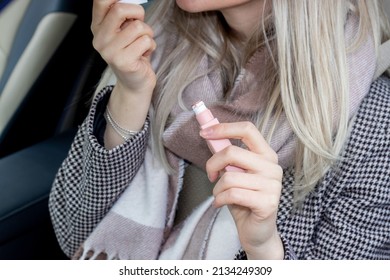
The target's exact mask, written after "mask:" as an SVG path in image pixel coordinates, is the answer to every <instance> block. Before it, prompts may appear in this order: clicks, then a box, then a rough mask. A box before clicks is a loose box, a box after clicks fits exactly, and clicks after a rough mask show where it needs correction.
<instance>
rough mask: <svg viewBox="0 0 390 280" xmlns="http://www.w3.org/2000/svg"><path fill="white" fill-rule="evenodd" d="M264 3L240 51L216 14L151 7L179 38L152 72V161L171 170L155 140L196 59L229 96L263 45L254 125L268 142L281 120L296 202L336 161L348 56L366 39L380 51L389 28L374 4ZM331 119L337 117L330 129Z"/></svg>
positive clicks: (357, 0)
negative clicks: (207, 61)
mask: <svg viewBox="0 0 390 280" xmlns="http://www.w3.org/2000/svg"><path fill="white" fill-rule="evenodd" d="M269 1H270V0H269ZM265 2H267V1H265ZM271 2H272V3H270V4H271V6H272V8H271V9H272V10H271V11H270V12H269V13H267V14H264V16H263V17H262V19H261V20H259V25H258V29H257V32H255V33H254V35H253V37H252V38H251V39H250V40H249V41H248V42H247V44H246V45H245V46H244V48H242V45H240V42H239V40H237V38H236V37H235V36H234V34H233V33H231V30H229V28H228V26H227V24H226V22H224V20H223V17H222V16H221V14H220V13H219V12H204V13H197V14H189V13H186V12H185V11H182V10H181V9H179V8H178V7H177V6H176V4H175V1H173V0H170V1H155V3H154V5H152V7H151V8H150V9H149V12H150V13H149V14H148V21H149V22H150V23H151V24H152V26H155V27H156V28H164V29H165V30H167V31H168V32H174V33H176V34H178V36H179V37H180V42H179V43H178V44H177V46H176V47H175V48H174V49H173V51H172V52H171V53H170V54H169V56H168V57H165V58H164V61H163V63H162V64H161V66H160V67H159V69H158V72H157V76H158V85H157V88H156V92H158V94H156V96H155V99H154V103H153V110H152V139H153V142H154V145H155V147H156V150H157V152H158V155H159V158H160V159H161V161H162V162H163V163H164V165H165V166H166V168H167V170H171V169H170V167H169V164H168V162H167V160H166V157H165V152H164V148H163V144H162V142H161V134H162V132H163V131H164V128H165V127H166V125H167V122H169V112H170V111H171V109H172V108H173V106H174V105H175V104H176V103H177V102H179V104H181V94H182V93H183V91H184V89H185V88H186V86H188V85H189V84H190V83H191V82H192V81H194V80H195V79H196V78H197V76H196V74H195V72H194V69H196V68H197V67H196V66H197V63H198V62H199V61H200V59H201V58H202V57H203V56H204V54H207V55H208V56H210V57H211V58H212V61H214V62H215V64H214V66H213V69H217V70H219V72H220V75H221V79H222V81H223V84H224V90H225V92H226V96H228V95H229V90H230V89H231V88H232V86H233V84H234V81H235V78H236V77H237V74H238V72H239V70H240V68H241V67H242V65H243V64H245V62H246V61H247V60H248V58H249V57H250V56H251V54H253V52H254V51H255V50H256V49H257V48H259V47H264V46H266V48H267V49H268V51H269V53H270V56H269V57H271V58H272V59H270V61H269V63H268V73H267V75H268V76H269V77H270V79H267V81H269V83H268V84H266V85H264V86H265V87H266V88H267V91H268V92H269V96H268V98H269V104H270V105H269V106H268V108H267V110H266V111H265V113H264V115H263V116H262V118H254V119H257V121H256V122H257V125H258V128H259V130H260V131H262V132H263V133H264V130H265V127H266V125H267V122H268V121H269V120H270V119H275V122H274V123H273V124H271V127H272V129H271V131H270V132H269V133H268V134H267V135H266V137H267V138H268V140H269V139H270V138H271V137H272V132H273V130H274V129H275V125H276V121H277V117H278V116H280V115H281V113H282V112H284V113H285V115H286V117H287V119H288V121H289V123H290V125H291V127H292V130H293V131H294V133H295V135H296V136H297V138H298V147H297V153H296V161H295V174H296V176H295V179H296V180H295V184H296V189H297V192H296V197H295V198H296V200H297V201H300V200H302V199H303V198H304V197H305V196H306V195H307V194H308V193H309V192H310V191H311V190H312V189H313V187H314V186H315V184H316V183H317V182H318V181H319V180H320V179H321V178H322V177H323V175H324V174H325V172H326V171H327V170H329V168H330V167H331V166H332V164H334V162H335V160H337V159H338V157H339V155H340V152H341V150H342V148H343V144H344V142H345V140H346V137H347V131H348V104H349V100H348V96H349V88H348V71H347V65H346V53H347V51H348V50H349V49H353V48H354V47H355V46H357V45H358V44H360V42H362V41H363V40H364V38H366V36H367V34H368V33H369V34H372V37H373V39H374V42H375V46H376V47H377V46H379V45H380V44H381V42H383V41H384V40H385V39H388V38H389V27H388V22H387V21H386V20H385V15H383V14H382V9H383V8H382V6H381V5H382V3H381V0H354V1H353V0H351V1H348V0H344V1H342V0H327V1H324V0H297V1H286V0H272V1H271ZM265 5H266V4H265ZM265 11H267V9H265ZM348 13H354V14H356V15H358V17H359V20H360V23H359V31H358V36H357V37H356V40H355V41H354V44H353V45H351V46H347V45H346V43H345V42H346V40H345V34H344V31H345V28H344V27H345V22H346V17H347V15H348ZM243 50H244V51H243ZM184 58H185V59H184ZM213 69H210V71H211V70H213ZM204 74H206V73H204ZM334 104H337V108H335V106H334ZM334 110H337V111H336V112H334ZM334 115H337V116H339V117H338V119H337V123H336V124H335V123H334V118H333V116H334ZM271 116H273V117H274V118H271ZM275 116H276V118H275ZM268 125H269V124H268ZM334 127H337V129H336V130H335V129H334ZM319 128H320V129H321V133H318V130H319Z"/></svg>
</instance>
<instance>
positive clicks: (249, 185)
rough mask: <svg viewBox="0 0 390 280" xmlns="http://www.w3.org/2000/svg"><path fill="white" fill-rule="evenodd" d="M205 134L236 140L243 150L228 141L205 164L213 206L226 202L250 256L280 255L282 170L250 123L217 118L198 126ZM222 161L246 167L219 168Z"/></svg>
mask: <svg viewBox="0 0 390 280" xmlns="http://www.w3.org/2000/svg"><path fill="white" fill-rule="evenodd" d="M201 136H202V137H203V138H205V139H222V138H230V139H240V140H241V141H242V142H243V143H244V144H245V146H246V147H247V148H248V149H243V148H240V147H237V146H230V147H228V148H226V149H224V150H222V151H220V152H218V153H216V154H214V155H213V156H212V157H211V158H210V159H209V160H208V162H207V164H206V170H207V173H208V176H209V179H210V180H211V181H215V180H217V179H218V177H219V176H220V174H222V176H221V177H220V179H219V180H218V182H217V183H216V185H215V187H214V191H213V194H214V197H215V201H214V206H215V207H221V206H224V205H228V206H229V209H230V212H231V214H232V216H233V219H234V221H235V223H236V226H237V230H238V234H239V238H240V242H241V245H242V247H243V249H244V250H245V251H246V254H247V256H248V258H250V259H282V258H283V256H284V249H283V244H282V242H281V239H280V237H279V234H278V230H277V227H276V217H277V211H278V206H279V199H280V194H281V188H282V183H281V182H282V177H283V170H282V168H281V167H280V166H279V165H278V157H277V155H276V153H275V152H274V151H273V150H272V149H271V147H270V146H269V145H268V143H267V142H266V141H265V140H264V138H263V137H262V135H261V134H260V132H259V131H258V129H257V128H256V127H255V126H254V125H253V124H252V123H250V122H240V123H223V124H217V125H215V126H212V127H210V128H208V129H205V130H202V131H201ZM227 165H233V166H237V167H240V168H242V169H244V170H246V172H224V168H225V167H226V166H227Z"/></svg>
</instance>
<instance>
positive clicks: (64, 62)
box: [0, 0, 101, 157]
mask: <svg viewBox="0 0 390 280" xmlns="http://www.w3.org/2000/svg"><path fill="white" fill-rule="evenodd" d="M91 6H92V0H82V1H80V0H11V1H10V2H9V3H8V5H7V6H5V7H4V8H3V9H2V10H1V12H0V34H1V36H0V157H4V156H6V155H8V154H11V153H13V152H15V151H17V150H20V149H22V148H25V147H28V146H30V145H32V144H35V143H37V142H40V141H42V140H44V139H47V138H49V137H51V136H53V135H55V134H57V133H59V132H61V131H63V130H66V129H67V128H69V127H70V126H72V125H73V124H74V123H69V120H72V121H73V120H74V118H75V114H77V113H78V112H79V111H78V110H80V108H81V107H80V104H81V100H79V99H78V98H79V97H80V96H81V95H80V93H83V96H85V92H86V88H88V87H90V84H89V81H88V79H90V78H91V76H92V77H93V78H92V80H93V82H96V81H95V80H94V79H96V76H97V74H96V75H95V76H93V75H92V71H101V69H99V68H98V67H95V66H96V65H93V63H95V62H96V61H99V60H98V59H96V57H95V56H96V54H95V52H94V50H93V48H92V44H91V41H92V34H91V31H90V21H91ZM96 63H97V62H96ZM77 101H79V102H77ZM76 105H78V107H77V106H76Z"/></svg>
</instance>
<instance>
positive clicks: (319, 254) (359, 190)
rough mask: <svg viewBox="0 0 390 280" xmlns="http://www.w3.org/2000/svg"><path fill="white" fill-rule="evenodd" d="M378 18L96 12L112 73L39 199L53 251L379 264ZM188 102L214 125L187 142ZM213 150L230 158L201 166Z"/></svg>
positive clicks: (96, 29) (349, 8) (358, 6)
mask: <svg viewBox="0 0 390 280" xmlns="http://www.w3.org/2000/svg"><path fill="white" fill-rule="evenodd" d="M381 11H382V6H381V1H379V0H378V1H372V0H356V1H347V0H345V1H339V0H330V1H322V0H300V1H285V0H273V1H270V0H268V1H267V0H218V1H204V0H196V1H193V0H176V1H173V0H170V1H155V2H154V3H153V4H152V6H151V7H150V8H149V9H148V14H147V18H146V20H144V10H143V8H142V7H141V6H138V5H132V4H122V3H117V1H116V0H105V1H104V0H95V1H94V7H93V21H92V32H93V34H94V40H93V44H94V47H95V48H96V49H97V51H99V53H100V54H101V55H102V57H103V58H104V59H105V61H106V62H107V63H108V65H109V69H108V70H107V71H106V73H105V75H104V77H103V79H102V82H101V83H100V87H98V90H97V94H96V96H95V97H94V100H93V102H92V105H91V109H90V113H89V115H88V117H87V118H86V120H85V122H84V123H83V125H82V126H81V127H80V129H79V131H78V134H77V135H76V137H75V140H74V143H73V145H72V148H71V150H70V153H69V156H68V158H67V159H65V161H64V162H63V165H62V166H61V168H60V170H59V171H58V174H57V176H56V179H55V182H54V185H53V189H52V193H51V196H50V210H51V215H52V220H53V224H54V228H55V231H56V233H57V237H58V240H59V243H60V244H61V246H62V248H63V250H64V252H66V253H67V254H68V256H70V257H73V258H120V259H232V258H239V259H245V258H248V259H283V258H284V259H293V258H299V259H341V258H343V259H344V258H346V259H360V258H367V259H379V258H389V257H390V248H389V246H388V244H389V239H390V230H389V229H390V206H389V205H390V203H389V202H390V192H389V189H390V181H389V178H388V177H389V176H387V175H386V174H389V172H390V162H389V157H388V155H389V150H390V139H389V136H388V135H387V134H388V133H387V134H386V133H385V132H386V129H387V130H388V128H389V119H390V111H389V108H390V106H389V105H390V100H389V94H388V93H389V91H390V80H389V79H388V78H387V77H386V76H385V75H383V76H382V77H381V78H379V79H377V80H375V81H374V76H375V70H376V68H377V49H378V47H379V46H380V45H381V43H382V42H384V41H385V40H387V39H388V38H389V32H390V29H389V26H388V23H387V22H386V21H385V18H384V16H383V15H382V14H381ZM105 85H108V86H105ZM199 100H203V101H204V102H205V104H206V105H207V106H208V107H209V108H210V110H211V111H212V112H213V113H214V115H215V116H216V117H217V118H218V119H219V121H220V122H221V123H220V124H217V125H215V126H213V127H211V128H209V129H202V130H201V131H200V132H199V126H198V124H197V122H196V120H195V117H194V114H193V112H192V111H191V106H192V105H193V104H194V103H195V102H197V101H199ZM223 138H229V139H232V141H233V142H234V144H235V145H232V146H229V147H227V148H226V149H224V150H222V151H220V152H217V153H215V154H214V155H212V154H211V152H210V150H209V149H208V147H207V144H206V141H205V140H210V139H223ZM227 165H234V166H237V167H239V168H241V169H243V170H244V172H229V171H226V172H225V171H224V168H225V167H226V166H227ZM386 244H387V245H386Z"/></svg>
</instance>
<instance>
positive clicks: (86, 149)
mask: <svg viewBox="0 0 390 280" xmlns="http://www.w3.org/2000/svg"><path fill="white" fill-rule="evenodd" d="M111 91H112V87H111V86H108V87H105V88H103V89H102V90H101V91H100V93H99V94H97V95H96V96H95V98H94V99H93V102H92V105H91V108H90V112H89V114H88V116H87V118H86V119H85V120H84V122H83V123H82V125H81V126H80V127H79V129H78V131H77V133H76V136H75V138H74V140H73V143H72V145H71V148H70V150H69V153H68V156H67V158H65V160H64V161H63V163H62V165H61V166H60V168H59V170H58V172H57V174H56V176H55V179H54V182H53V186H52V189H51V193H50V197H49V211H50V216H51V219H52V223H53V227H54V231H55V233H56V236H57V239H58V242H59V244H60V246H61V248H62V250H63V251H64V253H65V254H66V255H67V256H69V257H71V256H72V255H73V254H74V253H75V251H76V250H77V248H78V247H79V246H80V245H81V243H82V242H83V241H84V240H85V239H86V238H87V237H88V235H89V234H90V233H91V232H92V230H93V229H94V228H95V226H96V225H97V224H98V223H99V222H100V221H101V220H102V219H103V217H104V216H105V214H106V213H107V212H108V210H109V209H110V208H111V206H112V205H113V204H114V202H115V201H116V200H117V199H118V197H119V196H120V195H121V193H122V192H123V191H124V190H125V188H126V187H127V186H128V185H129V183H130V181H131V180H132V179H133V178H134V176H135V174H136V173H137V171H138V170H139V168H140V166H141V165H142V162H143V160H144V156H145V152H146V147H147V142H148V133H149V121H148V119H147V120H146V122H145V125H144V128H143V130H142V131H140V132H139V133H138V134H136V135H135V136H134V137H132V138H131V139H129V140H128V141H126V142H125V143H124V144H122V145H120V146H118V147H115V148H114V149H111V150H107V149H105V148H104V147H103V146H102V145H101V144H100V143H99V141H98V139H97V137H96V136H95V135H94V118H95V116H96V115H97V112H96V108H98V107H99V106H97V105H98V104H99V102H100V101H101V100H102V98H103V97H104V96H105V95H107V94H110V93H111ZM100 107H102V106H100ZM103 107H104V106H103ZM100 115H101V114H100Z"/></svg>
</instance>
